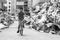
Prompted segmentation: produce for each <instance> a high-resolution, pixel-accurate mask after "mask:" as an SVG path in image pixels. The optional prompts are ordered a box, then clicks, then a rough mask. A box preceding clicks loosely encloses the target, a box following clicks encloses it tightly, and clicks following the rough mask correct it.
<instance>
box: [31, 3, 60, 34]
mask: <svg viewBox="0 0 60 40" xmlns="http://www.w3.org/2000/svg"><path fill="white" fill-rule="evenodd" d="M59 5H60V2H54V3H52V2H45V3H43V4H42V6H39V5H38V6H39V7H38V8H39V9H38V8H37V7H36V8H35V9H34V10H33V8H32V10H33V11H32V12H30V13H31V17H30V20H31V19H32V20H33V21H32V20H31V25H32V28H34V29H35V30H37V31H40V30H42V31H43V32H46V33H49V32H51V31H53V32H52V33H53V34H57V33H58V32H59V31H60V6H59Z"/></svg>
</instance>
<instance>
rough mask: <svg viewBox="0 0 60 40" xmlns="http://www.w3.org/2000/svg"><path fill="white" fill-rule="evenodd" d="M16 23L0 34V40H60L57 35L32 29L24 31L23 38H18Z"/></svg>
mask: <svg viewBox="0 0 60 40" xmlns="http://www.w3.org/2000/svg"><path fill="white" fill-rule="evenodd" d="M17 25H18V23H17V22H15V23H14V24H13V25H11V27H10V28H8V29H4V30H2V32H0V40H60V36H59V35H52V34H48V33H42V32H38V31H35V30H32V29H27V28H25V29H24V36H20V34H18V33H16V32H17Z"/></svg>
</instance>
